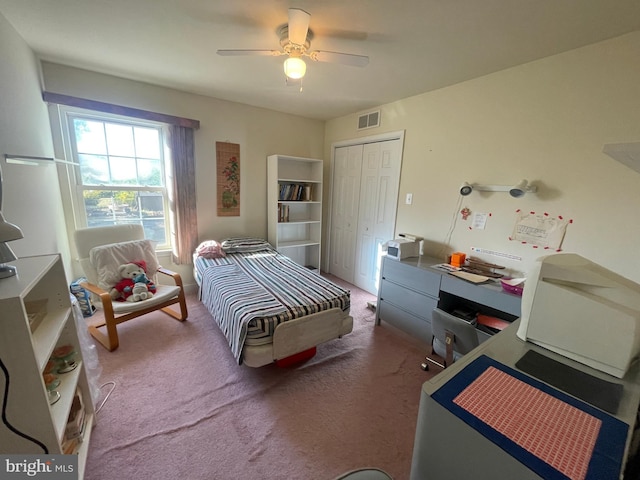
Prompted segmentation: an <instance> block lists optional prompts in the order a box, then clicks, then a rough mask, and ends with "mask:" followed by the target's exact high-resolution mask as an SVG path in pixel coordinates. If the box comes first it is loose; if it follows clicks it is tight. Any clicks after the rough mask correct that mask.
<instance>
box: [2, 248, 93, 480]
mask: <svg viewBox="0 0 640 480" xmlns="http://www.w3.org/2000/svg"><path fill="white" fill-rule="evenodd" d="M12 265H14V266H16V267H17V269H18V274H17V275H16V276H13V277H9V278H4V279H0V312H2V314H1V316H2V321H0V359H1V360H2V363H3V364H4V367H5V368H6V372H7V373H8V379H7V373H5V372H2V374H0V390H1V391H2V393H3V394H6V395H7V402H6V405H3V408H6V420H7V421H8V423H9V424H10V425H11V426H12V427H13V429H15V430H17V431H19V432H21V433H22V434H23V435H19V434H17V433H15V432H14V431H13V430H12V429H11V428H9V426H8V425H7V424H6V423H5V422H3V423H1V424H0V453H3V454H45V453H46V452H45V451H44V448H46V449H47V451H48V453H49V454H62V453H64V451H63V441H64V440H65V429H66V426H67V421H68V419H69V413H70V410H71V404H72V402H73V398H74V395H75V393H76V391H79V392H80V395H81V397H82V402H83V404H84V409H85V428H84V434H83V436H82V441H81V442H80V443H78V445H77V447H76V448H75V451H74V452H73V453H76V454H78V469H79V477H78V478H82V477H83V474H84V467H85V463H86V458H87V452H88V444H89V437H90V436H91V429H92V427H93V424H94V420H95V418H94V417H95V413H94V408H93V402H92V399H91V393H90V390H89V383H88V379H87V374H86V370H85V368H84V365H83V362H82V353H81V350H80V344H79V340H78V334H77V330H76V324H75V319H74V316H73V311H72V309H71V301H70V298H69V287H68V286H67V281H66V276H65V273H64V268H63V265H62V261H61V259H60V256H59V255H43V256H35V257H25V258H21V259H19V260H16V261H15V262H12ZM44 301H46V303H44V305H45V306H44V309H42V311H43V312H44V311H46V313H45V314H43V316H42V320H41V321H40V323H38V324H37V326H35V328H34V327H31V326H30V324H29V318H28V316H27V310H28V308H31V307H30V305H33V304H34V302H35V304H40V305H42V304H43V302H44ZM32 330H33V331H32ZM66 345H71V346H73V349H74V351H75V352H76V353H75V355H74V357H73V361H74V362H75V363H76V364H77V366H76V368H75V369H73V370H71V371H69V372H67V373H56V375H57V376H58V380H60V384H59V386H58V387H57V388H56V391H57V392H58V393H59V394H60V398H59V399H58V400H57V401H56V402H55V403H53V404H51V402H50V397H49V393H48V391H47V388H46V386H45V382H44V379H43V373H44V370H45V367H46V365H47V363H48V361H49V359H50V357H51V355H52V353H53V351H54V350H55V349H56V348H57V347H60V346H66ZM7 380H8V381H7ZM7 389H8V390H7ZM25 437H30V438H25ZM34 440H35V441H34ZM38 442H39V443H38ZM40 443H41V444H42V445H40ZM43 446H44V448H43Z"/></svg>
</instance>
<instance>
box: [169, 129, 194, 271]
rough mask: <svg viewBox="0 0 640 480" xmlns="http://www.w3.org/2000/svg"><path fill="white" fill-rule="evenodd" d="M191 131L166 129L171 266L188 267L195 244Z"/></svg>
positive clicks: (192, 142)
mask: <svg viewBox="0 0 640 480" xmlns="http://www.w3.org/2000/svg"><path fill="white" fill-rule="evenodd" d="M193 137H194V134H193V128H189V127H182V126H178V125H171V126H169V142H168V143H169V149H170V150H171V152H170V155H169V168H168V169H167V176H168V179H169V183H168V186H169V187H170V188H168V189H167V190H168V192H169V209H170V212H171V236H172V244H173V262H174V263H175V264H176V265H181V264H188V263H191V261H192V258H191V255H192V254H193V251H194V250H195V248H196V246H197V241H198V219H197V215H196V169H195V158H194V140H193Z"/></svg>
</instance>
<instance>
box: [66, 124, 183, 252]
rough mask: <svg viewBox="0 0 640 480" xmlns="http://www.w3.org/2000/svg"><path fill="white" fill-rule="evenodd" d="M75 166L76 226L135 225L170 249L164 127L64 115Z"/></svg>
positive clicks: (159, 243)
mask: <svg viewBox="0 0 640 480" xmlns="http://www.w3.org/2000/svg"><path fill="white" fill-rule="evenodd" d="M66 118H67V122H66V123H67V125H66V127H67V129H68V135H66V137H67V138H68V141H69V142H70V151H71V152H72V155H73V161H74V163H76V164H77V165H78V167H75V172H74V173H75V174H74V176H75V187H76V192H75V196H74V198H73V199H72V201H73V202H74V204H75V209H76V211H77V213H76V223H77V224H79V225H80V226H87V227H99V226H105V225H115V224H123V223H124V224H126V223H138V224H141V225H142V226H143V227H144V230H145V236H146V238H149V239H152V240H155V241H157V242H158V248H163V247H165V248H167V247H169V244H170V235H169V217H168V213H169V209H168V202H167V189H166V181H165V161H164V132H163V125H162V124H157V123H152V122H143V121H138V120H133V119H129V118H127V117H116V116H109V115H103V114H100V115H94V114H83V113H78V112H66Z"/></svg>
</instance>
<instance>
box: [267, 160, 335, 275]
mask: <svg viewBox="0 0 640 480" xmlns="http://www.w3.org/2000/svg"><path fill="white" fill-rule="evenodd" d="M267 162H268V186H267V187H268V188H267V191H268V199H267V200H268V202H267V203H268V215H267V220H268V230H269V235H268V239H269V242H270V243H271V244H272V245H273V246H274V247H275V248H276V249H277V250H278V251H280V252H281V253H283V254H284V255H287V256H288V257H290V258H291V259H293V260H294V261H295V262H297V263H299V264H301V265H304V266H307V267H309V268H312V269H314V270H317V271H319V269H320V242H321V235H322V169H323V162H322V160H319V159H313V158H303V157H291V156H287V155H271V156H269V157H268V158H267ZM305 189H306V191H305ZM298 191H300V194H299V195H298V194H297V192H298ZM292 197H293V198H292Z"/></svg>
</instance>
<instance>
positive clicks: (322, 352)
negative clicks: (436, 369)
mask: <svg viewBox="0 0 640 480" xmlns="http://www.w3.org/2000/svg"><path fill="white" fill-rule="evenodd" d="M329 278H331V279H332V280H334V281H336V283H339V284H341V285H343V286H345V287H346V288H348V289H349V290H350V291H351V299H352V308H351V314H352V316H353V317H354V329H353V332H352V333H350V334H349V335H346V336H345V337H343V338H342V339H338V340H334V341H331V342H327V343H325V344H323V345H320V346H319V347H318V351H317V354H316V356H315V357H313V358H312V359H310V360H308V361H307V362H305V363H302V364H299V365H296V366H293V367H287V368H279V367H277V366H275V365H269V366H266V367H262V368H258V369H253V368H249V367H245V366H238V365H237V364H236V363H235V361H234V359H233V357H232V355H231V352H230V350H229V347H228V345H227V343H226V339H225V338H224V336H223V335H222V333H221V332H220V330H219V329H218V327H217V325H216V324H215V323H214V322H213V320H212V319H211V317H210V315H209V313H208V312H207V310H206V309H205V308H204V306H203V305H202V304H201V303H200V302H199V301H198V300H197V297H196V295H195V294H192V295H189V296H188V305H189V318H188V320H187V321H186V322H184V323H180V322H177V321H175V320H173V319H171V318H170V317H168V316H167V315H164V314H162V313H153V314H149V315H147V316H145V317H142V318H139V319H135V320H132V321H129V322H126V323H124V324H121V325H120V326H119V327H118V331H119V334H120V348H118V349H117V350H116V351H114V352H107V351H106V350H105V349H103V348H102V347H100V346H98V347H96V349H95V351H96V352H97V355H98V358H99V361H100V370H101V374H100V377H99V380H98V384H103V383H105V382H115V384H116V387H115V389H114V391H113V392H112V393H111V395H110V396H109V398H108V399H107V401H106V403H105V404H104V407H103V408H102V410H100V412H99V413H98V414H97V425H96V427H95V429H94V430H93V432H92V436H91V443H90V448H89V458H88V462H87V466H86V472H85V478H86V479H88V480H116V479H117V480H122V479H131V480H133V479H136V480H145V479H156V480H157V479H185V480H192V479H193V480H199V479H213V480H217V479H220V480H234V479H269V480H271V479H273V480H280V479H282V480H291V479H293V480H297V479H300V480H308V479H312V480H314V479H317V480H331V479H332V478H334V477H336V476H337V475H339V474H341V473H343V472H345V471H349V470H352V469H355V468H359V467H365V466H370V467H377V468H381V469H383V470H385V471H387V472H388V473H389V474H391V475H392V476H393V478H394V479H396V480H404V479H408V478H409V472H410V467H411V455H412V452H413V440H414V435H415V424H416V418H417V413H418V403H419V399H420V390H421V385H422V383H423V382H424V381H426V380H427V379H428V378H430V377H431V376H432V375H433V374H434V373H432V372H424V371H422V370H421V369H420V367H419V365H420V363H421V361H422V359H423V357H424V354H425V353H426V351H425V348H424V347H423V346H420V345H418V344H417V343H415V342H414V341H413V340H412V339H410V338H408V337H405V336H403V335H401V334H399V333H398V332H396V331H393V330H392V329H391V328H390V327H386V326H384V325H382V326H375V324H374V321H375V313H374V312H373V311H372V310H371V309H369V308H368V307H367V302H374V303H375V297H373V296H372V295H370V294H368V293H366V292H364V291H362V290H360V289H358V288H356V287H354V286H352V285H350V284H347V283H345V282H343V281H342V280H339V279H336V278H335V277H331V276H329ZM94 319H95V318H91V319H88V320H90V321H91V320H94ZM102 391H103V392H106V391H108V387H107V386H105V387H103V388H102Z"/></svg>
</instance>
